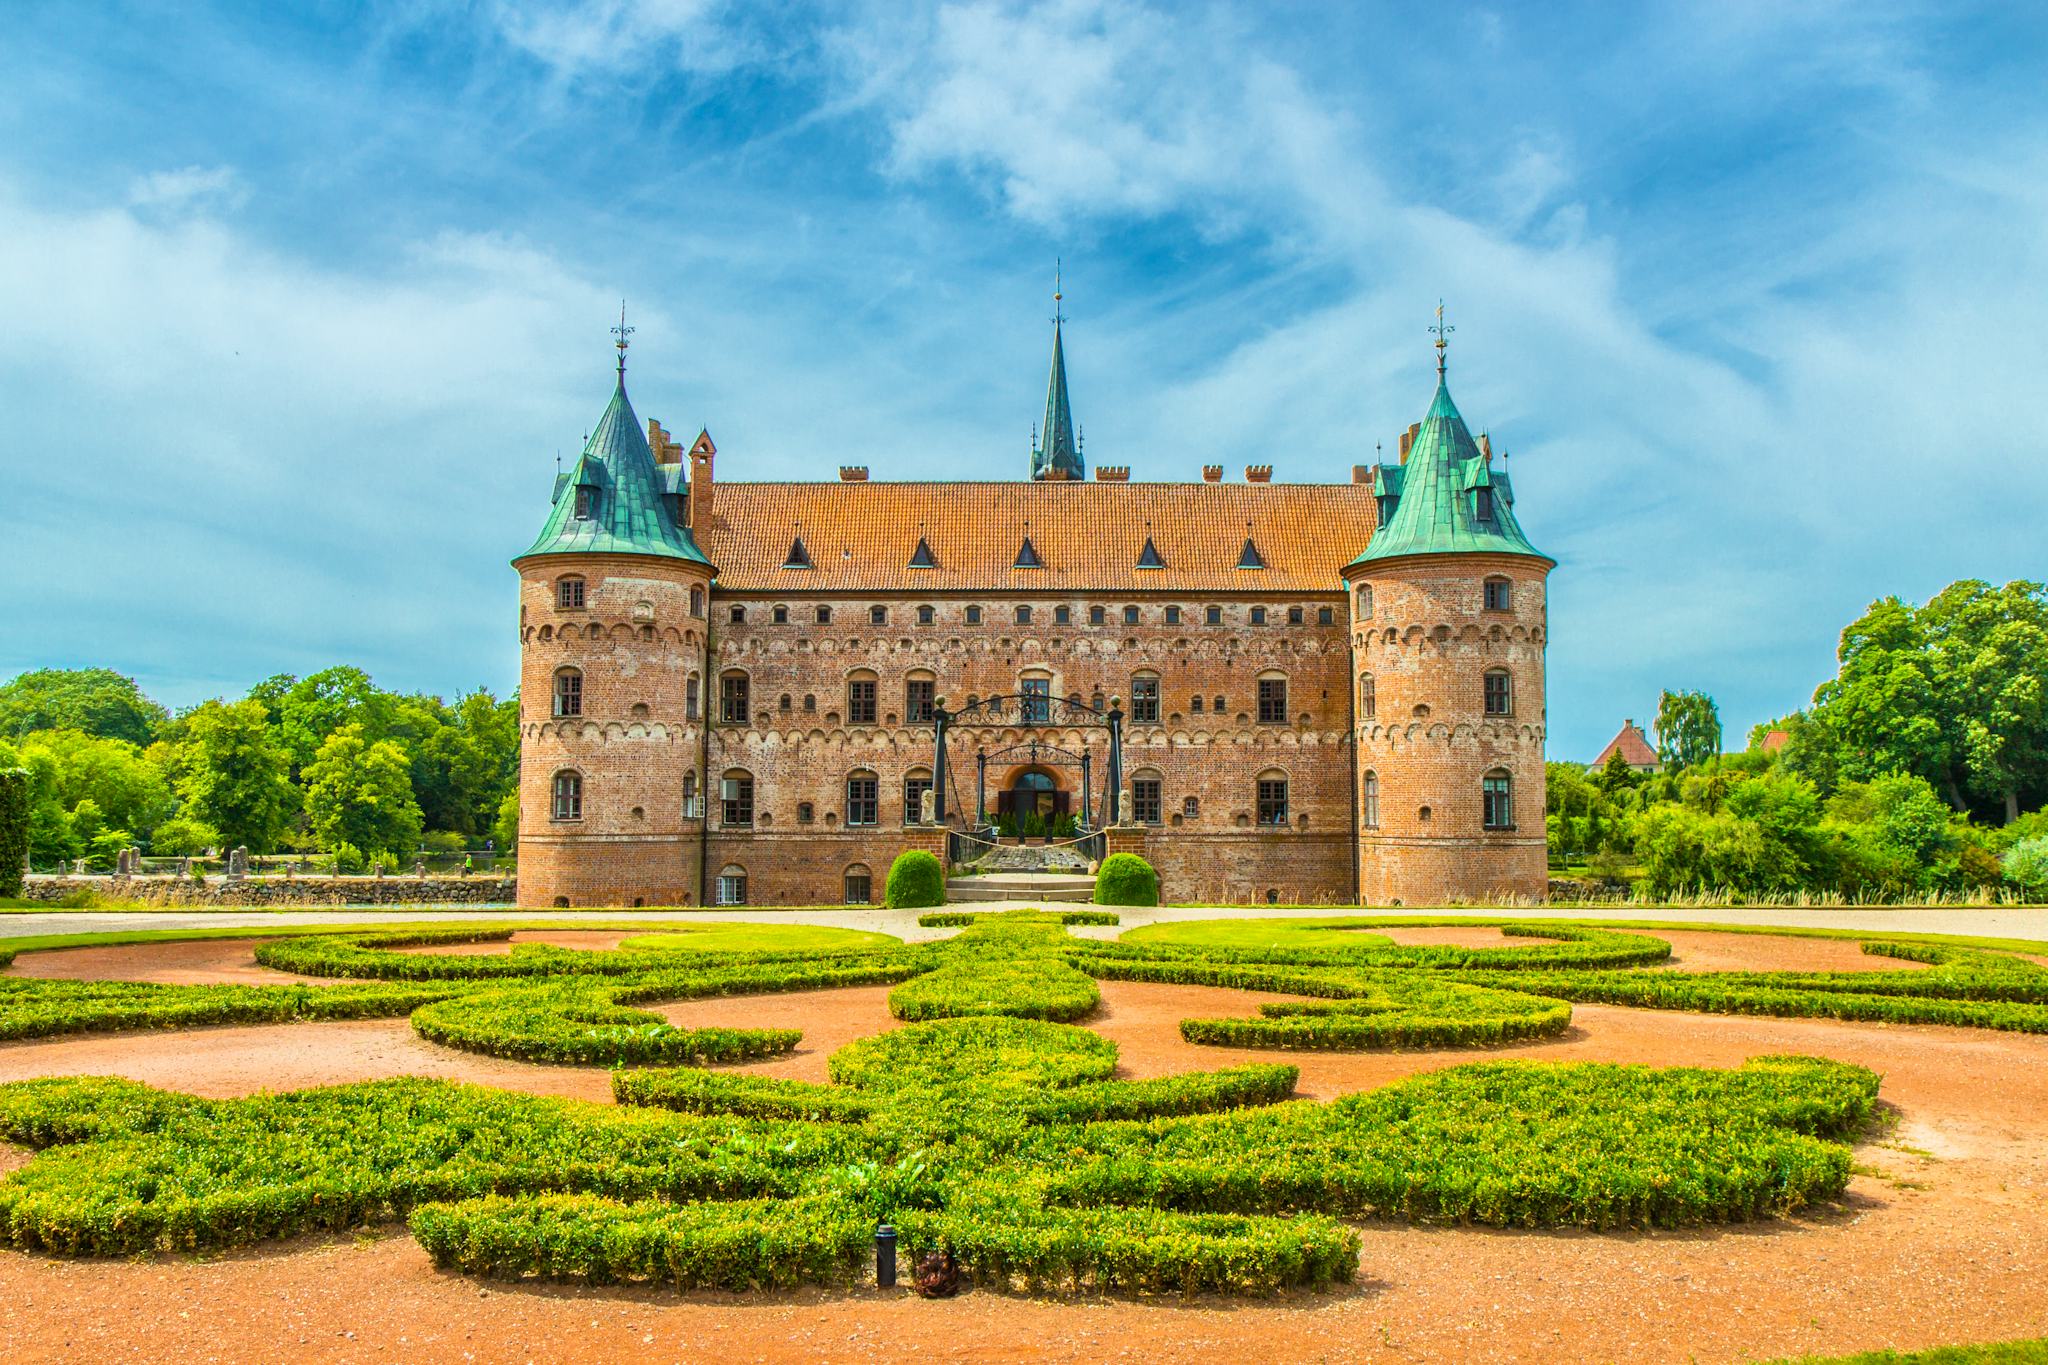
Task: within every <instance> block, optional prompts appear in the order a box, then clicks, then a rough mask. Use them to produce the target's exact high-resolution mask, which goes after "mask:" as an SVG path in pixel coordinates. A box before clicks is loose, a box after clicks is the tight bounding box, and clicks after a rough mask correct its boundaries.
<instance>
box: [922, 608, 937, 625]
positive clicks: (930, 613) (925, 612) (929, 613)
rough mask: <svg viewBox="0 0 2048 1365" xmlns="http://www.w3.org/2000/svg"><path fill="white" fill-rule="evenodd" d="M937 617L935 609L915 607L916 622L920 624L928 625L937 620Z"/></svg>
mask: <svg viewBox="0 0 2048 1365" xmlns="http://www.w3.org/2000/svg"><path fill="white" fill-rule="evenodd" d="M938 617H939V614H938V613H937V612H936V611H934V610H932V609H931V608H930V607H919V608H918V609H917V623H918V624H919V625H921V626H928V625H930V624H932V623H933V622H934V621H936V620H938Z"/></svg>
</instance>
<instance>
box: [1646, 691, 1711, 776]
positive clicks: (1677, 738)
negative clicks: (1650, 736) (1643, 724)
mask: <svg viewBox="0 0 2048 1365" xmlns="http://www.w3.org/2000/svg"><path fill="white" fill-rule="evenodd" d="M1720 753H1721V713H1720V711H1719V710H1718V709H1717V708H1716V707H1715V705H1714V699H1713V698H1712V697H1710V696H1708V695H1707V694H1706V693H1704V692H1666V693H1664V695H1663V696H1662V697H1661V698H1660V699H1659V700H1658V702H1657V756H1658V757H1659V758H1662V759H1663V760H1664V766H1665V767H1666V768H1692V767H1697V766H1698V765H1700V764H1702V763H1705V762H1706V761H1707V760H1709V759H1712V758H1718V757H1719V756H1720Z"/></svg>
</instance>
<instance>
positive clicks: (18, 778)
mask: <svg viewBox="0 0 2048 1365" xmlns="http://www.w3.org/2000/svg"><path fill="white" fill-rule="evenodd" d="M33 781H34V774H32V773H30V772H29V770H28V769H26V768H0V896H19V895H20V894H21V882H22V873H23V872H24V871H25V870H26V869H27V867H28V816H29V807H30V805H31V804H32V803H31V800H30V798H31V797H32V796H33V795H34V791H33V786H32V784H33Z"/></svg>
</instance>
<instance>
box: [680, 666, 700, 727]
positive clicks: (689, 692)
mask: <svg viewBox="0 0 2048 1365" xmlns="http://www.w3.org/2000/svg"><path fill="white" fill-rule="evenodd" d="M699 686H700V684H699V683H698V681H697V676H696V675H695V674H694V673H693V674H691V675H690V680H689V681H688V682H686V683H684V684H683V719H685V720H695V719H697V692H698V689H699Z"/></svg>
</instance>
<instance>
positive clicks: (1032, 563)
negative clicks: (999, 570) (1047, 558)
mask: <svg viewBox="0 0 2048 1365" xmlns="http://www.w3.org/2000/svg"><path fill="white" fill-rule="evenodd" d="M1013 567H1015V568H1019V569H1042V568H1044V567H1045V565H1044V563H1043V562H1041V561H1040V560H1039V558H1038V550H1037V548H1036V547H1035V546H1033V545H1032V543H1031V537H1030V536H1026V537H1024V543H1023V544H1022V545H1019V546H1018V547H1017V562H1016V564H1015V565H1014V566H1013Z"/></svg>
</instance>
